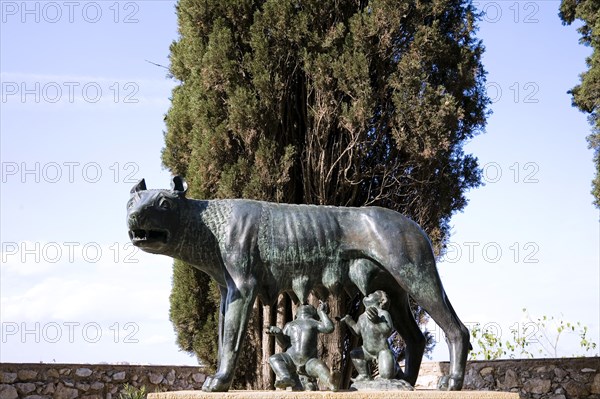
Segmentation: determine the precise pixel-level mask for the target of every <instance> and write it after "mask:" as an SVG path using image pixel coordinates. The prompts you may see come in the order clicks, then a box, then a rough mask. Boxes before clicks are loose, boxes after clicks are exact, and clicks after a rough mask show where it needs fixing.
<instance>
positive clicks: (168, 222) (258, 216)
mask: <svg viewBox="0 0 600 399" xmlns="http://www.w3.org/2000/svg"><path fill="white" fill-rule="evenodd" d="M186 189H187V185H186V183H185V182H184V180H183V179H182V178H181V177H179V176H176V177H174V178H173V182H172V187H171V189H170V190H147V189H146V184H145V182H144V180H141V181H140V182H139V183H138V184H137V185H136V186H135V187H134V188H133V189H132V190H131V199H130V200H129V202H128V206H127V207H128V210H127V224H128V227H129V236H130V238H131V241H132V243H133V244H134V245H136V246H137V247H139V248H141V249H142V250H144V251H146V252H150V253H155V254H163V255H167V256H171V257H173V258H177V259H181V260H183V261H185V262H187V263H189V264H191V265H193V266H194V267H197V268H198V269H200V270H202V271H203V272H205V273H207V274H209V275H210V276H211V277H212V278H214V279H215V280H216V282H217V283H218V285H219V287H220V290H221V312H220V313H221V317H220V322H219V367H218V370H217V373H216V374H215V375H214V376H212V377H209V378H207V380H206V382H205V384H204V386H203V389H204V390H206V391H226V390H228V389H229V387H230V385H231V382H232V379H233V375H234V370H235V367H236V363H237V359H238V356H239V352H240V348H241V342H242V339H243V337H244V335H245V331H246V327H247V323H248V319H249V315H250V311H251V309H252V304H253V303H254V300H255V298H256V297H257V296H259V297H261V299H262V300H263V301H264V302H265V303H273V302H274V301H275V300H276V298H277V296H278V294H279V293H281V292H289V293H291V294H292V295H293V297H295V298H296V299H297V302H299V303H305V302H306V299H307V296H308V294H309V293H310V292H311V291H312V292H314V293H315V295H317V297H319V298H321V299H326V297H327V295H328V293H329V292H337V291H339V290H341V289H345V290H348V291H349V292H356V290H359V291H360V292H361V293H362V294H363V295H367V294H369V293H372V292H374V291H376V290H379V289H381V290H384V291H385V292H387V293H388V295H389V297H390V301H391V303H392V306H391V307H390V309H389V313H390V315H391V317H392V320H393V324H394V326H395V327H396V329H397V330H398V332H399V333H400V335H401V336H402V337H403V339H404V340H405V342H406V345H407V350H406V361H405V363H406V368H405V371H404V374H403V375H402V379H404V380H406V381H407V382H409V383H410V384H414V383H415V381H416V379H417V376H418V372H419V367H420V364H421V358H422V356H423V351H424V348H425V339H424V337H423V334H422V333H421V331H420V329H419V327H418V325H417V324H416V322H415V320H414V318H413V316H412V312H411V309H410V306H409V300H408V296H409V295H410V296H412V297H413V298H414V299H415V300H416V301H417V302H418V303H419V304H420V305H421V306H422V307H423V308H424V309H425V310H427V312H428V313H429V314H430V315H431V317H432V318H433V319H434V320H435V321H436V323H437V324H438V325H439V326H440V327H441V328H442V330H444V332H445V333H446V337H447V340H448V344H449V345H448V346H449V348H450V363H451V365H450V374H449V375H448V376H447V377H445V378H443V379H442V381H441V383H440V388H441V389H449V390H458V389H461V387H462V383H463V379H464V371H465V365H466V359H467V353H468V350H469V333H468V330H467V329H466V328H465V326H464V325H463V324H462V323H461V322H460V320H459V319H458V317H457V315H456V313H455V311H454V309H453V308H452V306H451V305H450V302H449V301H448V299H447V297H446V294H445V292H444V289H443V287H442V283H441V281H440V278H439V275H438V272H437V269H436V265H435V258H434V255H433V251H432V248H431V244H430V242H429V239H428V238H427V236H426V235H425V233H424V232H423V231H422V230H421V228H420V227H419V226H418V225H417V224H416V223H414V222H413V221H412V220H410V219H408V218H407V217H405V216H403V215H401V214H399V213H397V212H394V211H392V210H389V209H384V208H378V207H365V208H348V207H329V206H311V205H288V204H274V203H269V202H261V201H252V200H241V199H232V200H212V201H202V200H194V199H188V198H186V197H185V192H186Z"/></svg>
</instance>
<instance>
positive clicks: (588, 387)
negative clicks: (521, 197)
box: [0, 357, 600, 399]
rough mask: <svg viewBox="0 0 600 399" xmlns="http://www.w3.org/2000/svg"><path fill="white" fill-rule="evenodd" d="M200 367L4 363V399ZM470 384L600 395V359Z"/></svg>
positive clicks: (529, 364) (546, 362) (477, 377)
mask: <svg viewBox="0 0 600 399" xmlns="http://www.w3.org/2000/svg"><path fill="white" fill-rule="evenodd" d="M448 366H449V365H448V363H447V362H441V363H438V362H424V363H423V365H422V367H421V373H420V375H419V380H418V381H417V388H425V389H434V388H435V386H436V384H437V380H438V378H439V377H440V376H441V375H443V374H446V373H447V372H448ZM204 379H205V374H204V373H203V370H202V369H200V368H199V367H188V366H130V365H106V364H99V365H95V364H94V365H89V364H87V365H86V364H43V363H39V364H38V363H35V364H16V363H3V364H0V399H51V398H52V399H117V398H118V395H119V392H121V391H122V389H123V387H124V386H125V384H129V385H132V386H134V387H138V388H139V387H142V386H145V387H146V390H147V392H163V391H177V390H189V389H201V388H202V383H203V382H204ZM465 389H468V390H491V391H508V392H518V393H519V394H520V396H521V398H533V399H572V398H578V399H600V358H598V357H595V358H567V359H532V360H494V361H477V362H469V364H468V366H467V374H466V378H465Z"/></svg>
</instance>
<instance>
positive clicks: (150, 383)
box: [0, 363, 205, 399]
mask: <svg viewBox="0 0 600 399" xmlns="http://www.w3.org/2000/svg"><path fill="white" fill-rule="evenodd" d="M204 378H205V374H204V373H202V370H201V369H200V368H199V367H185V366H173V367H169V366H130V365H107V364H43V363H39V364H36V363H33V364H17V363H3V364H0V399H17V398H22V399H25V398H26V399H50V398H52V399H117V398H118V396H119V392H121V390H122V389H123V388H124V386H125V385H126V384H129V385H132V386H134V387H138V388H139V387H142V386H145V387H146V390H147V392H162V391H177V390H188V389H201V388H202V383H203V382H204Z"/></svg>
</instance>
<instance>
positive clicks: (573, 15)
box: [559, 0, 600, 208]
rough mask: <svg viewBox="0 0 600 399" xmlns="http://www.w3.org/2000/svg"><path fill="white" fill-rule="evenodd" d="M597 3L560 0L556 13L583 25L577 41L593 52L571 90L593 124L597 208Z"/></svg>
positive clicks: (599, 86)
mask: <svg viewBox="0 0 600 399" xmlns="http://www.w3.org/2000/svg"><path fill="white" fill-rule="evenodd" d="M599 15H600V3H598V1H596V0H562V2H561V4H560V13H559V16H560V18H561V20H562V22H563V24H565V25H570V24H572V23H573V22H574V21H575V20H579V21H580V22H581V23H582V24H581V26H580V27H579V28H578V29H577V30H578V32H579V33H580V34H581V38H580V39H579V43H581V44H583V45H585V46H589V47H592V50H593V52H592V55H591V56H589V57H587V58H586V64H587V66H588V70H587V71H585V72H584V73H582V74H581V75H580V76H579V77H580V83H579V84H578V85H577V86H575V87H574V88H573V89H571V91H570V93H571V95H572V96H573V97H572V101H573V106H575V107H577V108H579V110H581V111H582V112H585V113H588V114H589V118H588V119H589V122H590V124H591V125H592V126H593V128H592V134H591V135H589V136H588V138H587V140H588V145H589V148H591V149H593V150H594V163H595V165H596V176H595V178H594V181H593V182H592V194H593V195H594V199H595V200H594V204H595V205H596V206H597V207H598V208H600V114H599V112H598V111H599V108H598V107H599V104H600V53H599V51H600V36H599V32H598V29H597V24H598V23H599V22H600V20H599V19H598V16H599Z"/></svg>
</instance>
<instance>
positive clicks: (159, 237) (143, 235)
mask: <svg viewBox="0 0 600 399" xmlns="http://www.w3.org/2000/svg"><path fill="white" fill-rule="evenodd" d="M168 237H169V234H168V233H167V232H166V231H164V230H143V229H135V230H129V238H130V239H131V241H132V242H133V243H134V244H137V243H140V244H141V243H153V242H157V241H159V242H163V243H166V242H167V239H168Z"/></svg>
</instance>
